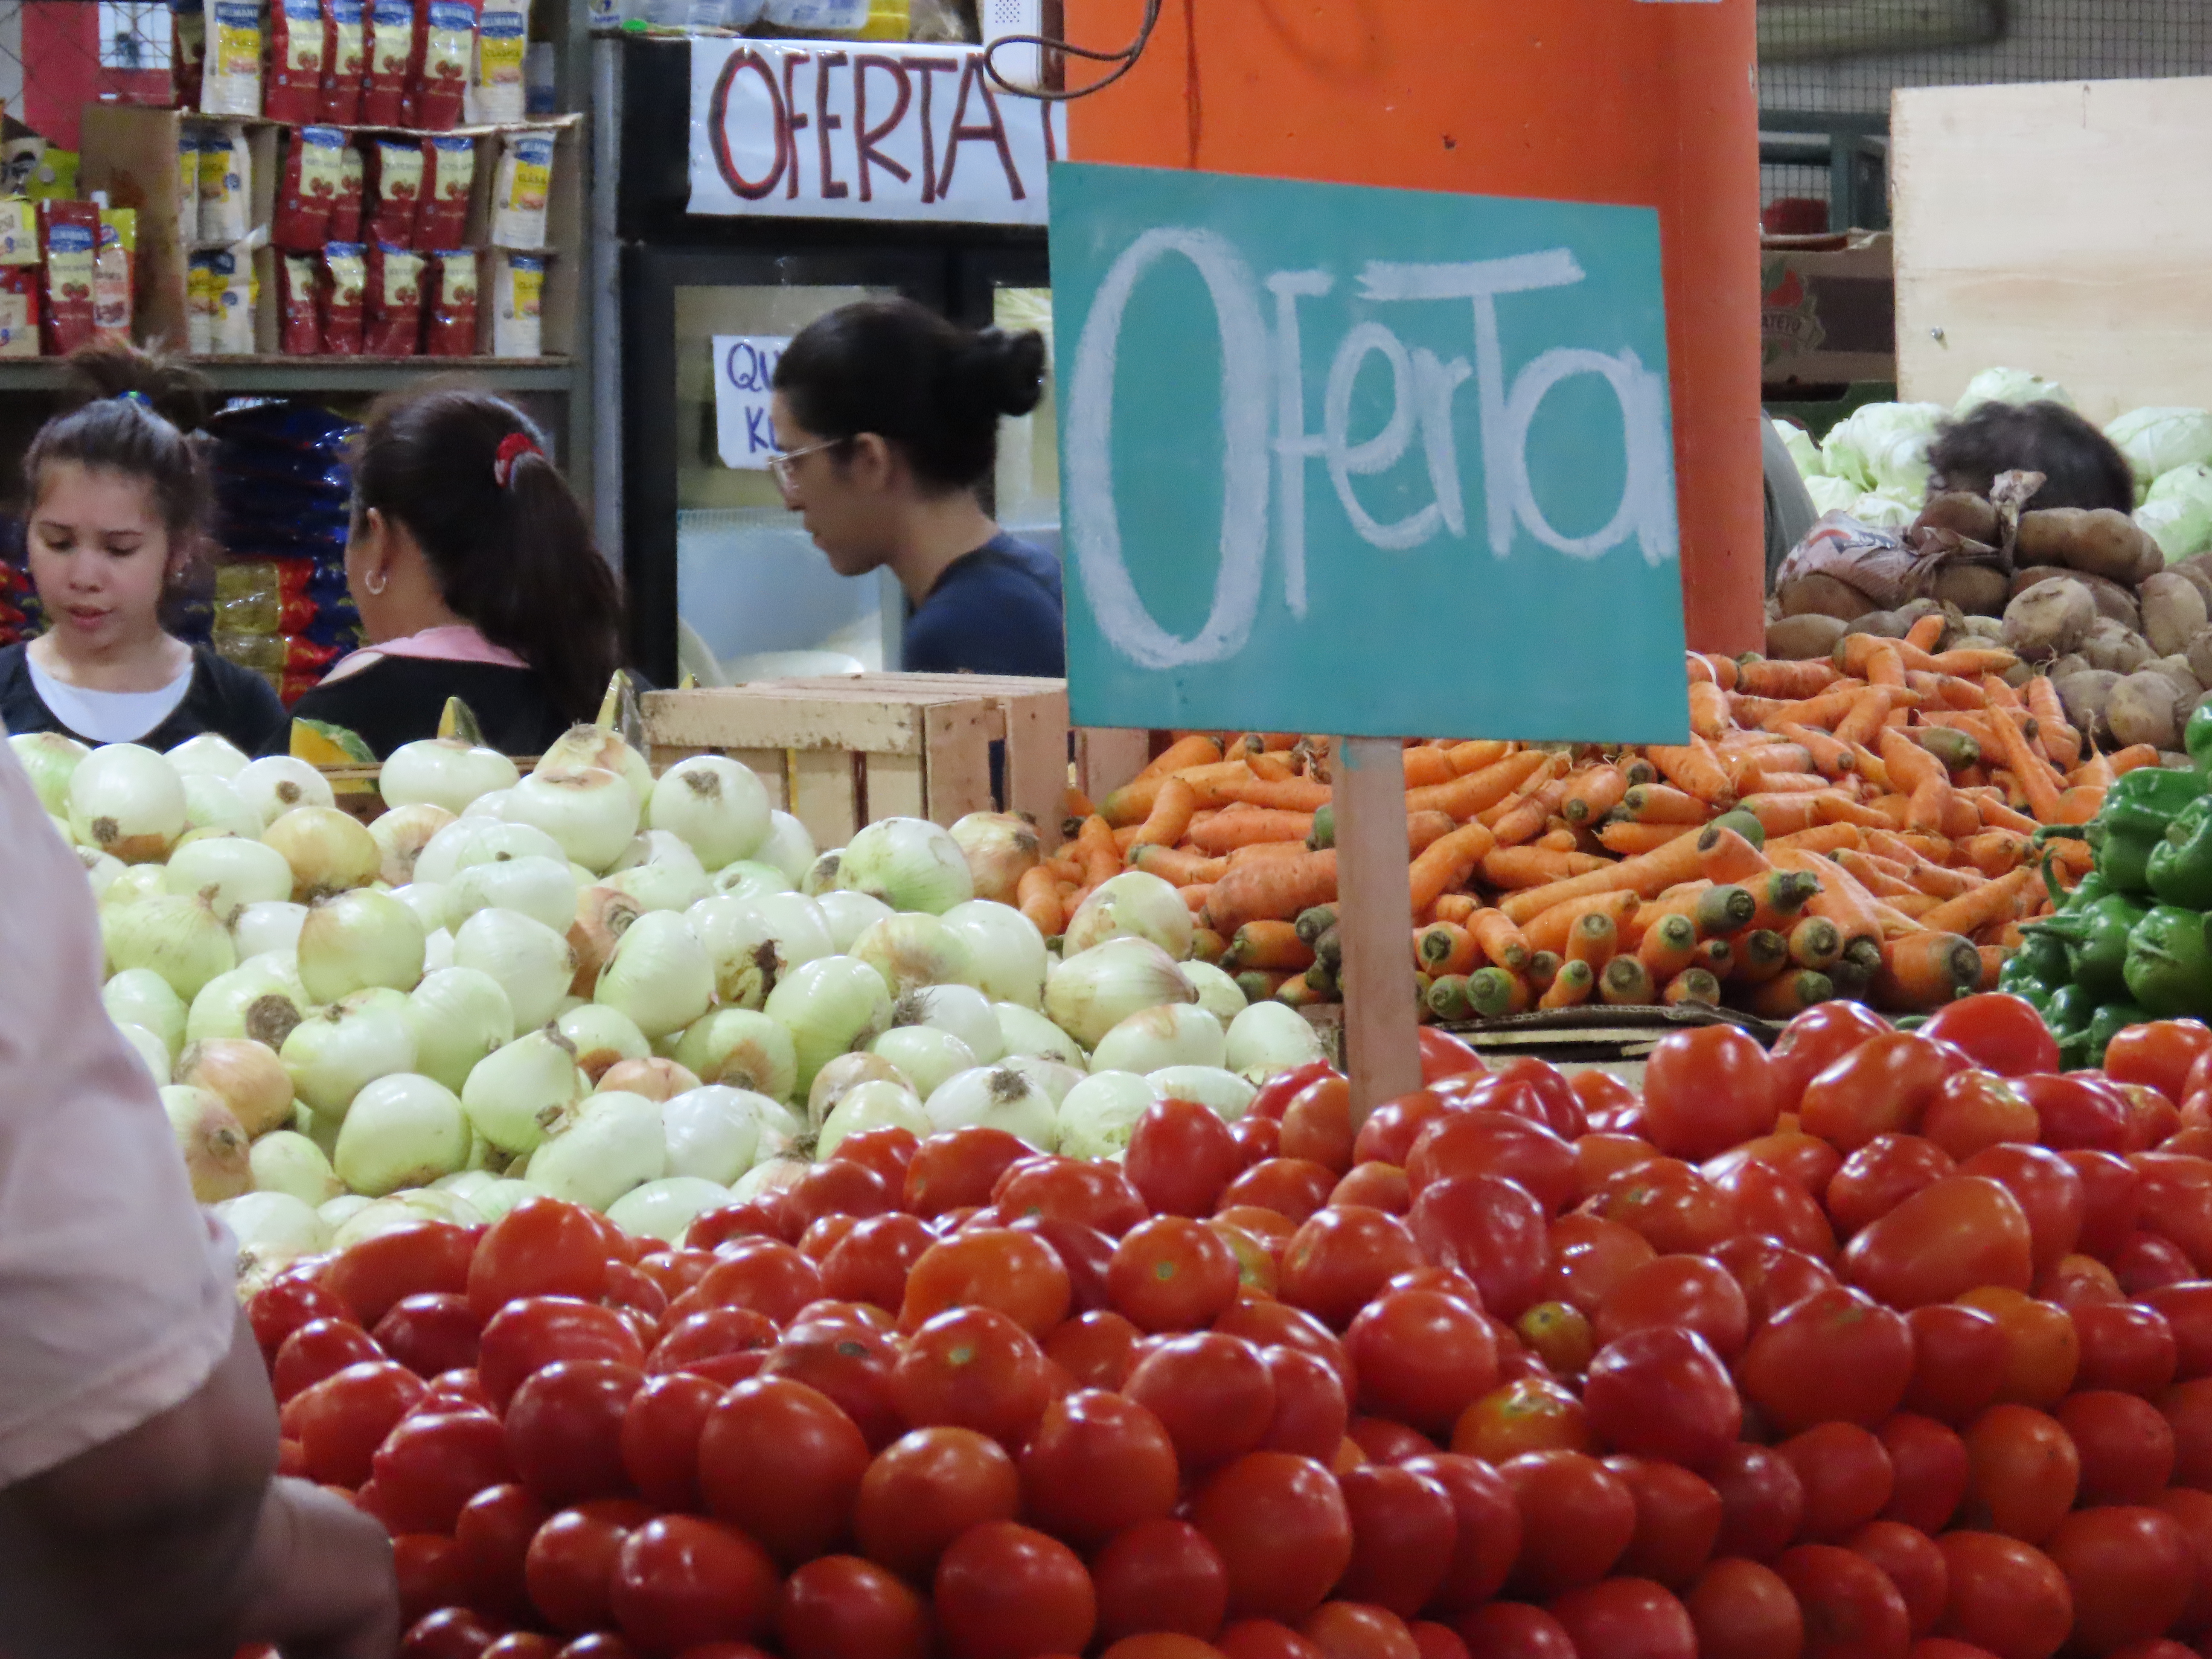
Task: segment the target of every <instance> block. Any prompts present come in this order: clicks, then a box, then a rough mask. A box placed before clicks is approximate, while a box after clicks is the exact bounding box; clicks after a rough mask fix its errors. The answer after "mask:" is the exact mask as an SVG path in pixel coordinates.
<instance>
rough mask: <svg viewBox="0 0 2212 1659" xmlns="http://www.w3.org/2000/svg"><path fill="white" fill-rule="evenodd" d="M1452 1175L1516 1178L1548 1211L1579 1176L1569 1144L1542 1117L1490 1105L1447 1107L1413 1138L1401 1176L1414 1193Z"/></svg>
mask: <svg viewBox="0 0 2212 1659" xmlns="http://www.w3.org/2000/svg"><path fill="white" fill-rule="evenodd" d="M1453 1176H1498V1177H1499V1178H1500V1179H1502V1180H1506V1181H1512V1182H1518V1183H1519V1184H1520V1185H1521V1186H1522V1188H1526V1189H1527V1191H1528V1193H1529V1194H1532V1195H1533V1196H1534V1198H1535V1200H1536V1201H1537V1202H1538V1203H1540V1204H1541V1205H1542V1206H1544V1207H1545V1209H1546V1210H1547V1212H1553V1213H1556V1212H1559V1211H1560V1210H1562V1209H1564V1208H1565V1207H1566V1206H1567V1205H1568V1204H1569V1203H1571V1202H1572V1201H1573V1199H1574V1195H1575V1190H1576V1188H1577V1184H1578V1180H1579V1177H1578V1175H1577V1168H1576V1161H1575V1149H1574V1147H1573V1146H1572V1145H1571V1144H1570V1143H1569V1142H1567V1141H1565V1140H1564V1139H1561V1138H1560V1137H1559V1136H1558V1135H1557V1134H1554V1133H1553V1132H1552V1131H1551V1129H1550V1128H1548V1127H1547V1126H1546V1125H1544V1124H1543V1123H1541V1122H1538V1121H1533V1120H1531V1119H1529V1118H1526V1117H1522V1116H1519V1115H1516V1114H1514V1113H1511V1112H1506V1111H1499V1110H1494V1109H1488V1110H1485V1109H1478V1110H1459V1111H1451V1112H1447V1113H1445V1114H1444V1115H1442V1116H1441V1117H1437V1118H1435V1119H1432V1120H1431V1121H1430V1122H1429V1123H1428V1124H1427V1125H1426V1126H1425V1127H1423V1129H1422V1130H1421V1133H1419V1135H1417V1136H1416V1137H1415V1138H1414V1140H1413V1149H1412V1151H1410V1152H1407V1155H1406V1178H1407V1181H1408V1182H1411V1183H1412V1186H1413V1193H1414V1195H1415V1197H1417V1198H1418V1197H1419V1195H1420V1193H1421V1191H1422V1189H1423V1188H1425V1187H1427V1186H1428V1184H1429V1183H1430V1182H1432V1181H1446V1180H1449V1179H1450V1178H1452V1177H1453Z"/></svg>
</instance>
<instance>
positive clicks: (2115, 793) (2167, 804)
mask: <svg viewBox="0 0 2212 1659" xmlns="http://www.w3.org/2000/svg"><path fill="white" fill-rule="evenodd" d="M2204 785H2205V780H2204V777H2203V775H2202V774H2200V773H2197V772H2170V771H2167V770H2166V769H2165V768H2163V767H2156V766H2139V767H2137V768H2136V769H2135V770H2134V771H2132V772H2130V773H2127V774H2125V775H2123V776H2122V777H2121V778H2120V780H2119V781H2118V782H2117V783H2115V784H2113V786H2112V788H2111V790H2110V791H2108V792H2107V793H2106V796H2105V805H2104V808H2103V810H2102V811H2100V812H2099V813H2098V814H2097V816H2096V818H2095V819H2094V820H2093V822H2092V823H2090V825H2089V827H2088V839H2089V845H2090V846H2091V848H2093V849H2094V850H2095V852H2096V855H2097V868H2098V870H2099V871H2100V872H2101V873H2102V874H2103V876H2104V878H2105V879H2106V881H2108V882H2110V883H2111V884H2112V885H2113V886H2114V887H2115V888H2117V889H2118V890H2120V891H2121V892H2124V893H2148V891H2149V890H2150V869H2149V865H2150V855H2151V852H2152V850H2153V849H2154V848H2156V847H2157V846H2158V844H2159V842H2160V840H2161V839H2162V838H2163V837H2164V836H2165V835H2166V829H2167V828H2168V826H2169V825H2171V824H2172V822H2173V820H2174V819H2175V817H2177V816H2179V813H2180V812H2181V810H2182V809H2183V808H2184V807H2185V806H2187V805H2189V803H2190V802H2191V801H2192V800H2195V799H2198V798H2199V797H2200V796H2202V795H2203V793H2204Z"/></svg>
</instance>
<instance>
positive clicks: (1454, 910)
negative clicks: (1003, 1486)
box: [1429, 893, 1481, 927]
mask: <svg viewBox="0 0 2212 1659" xmlns="http://www.w3.org/2000/svg"><path fill="white" fill-rule="evenodd" d="M1480 908H1481V906H1480V904H1479V903H1478V902H1476V900H1475V899H1474V897H1473V896H1470V895H1468V894H1466V893H1446V894H1444V895H1443V896H1441V897H1439V898H1438V899H1437V902H1435V903H1434V904H1431V906H1430V907H1429V911H1430V914H1431V915H1432V916H1433V917H1434V918H1435V919H1436V920H1437V921H1455V922H1457V923H1458V924H1459V925H1460V926H1461V927H1466V926H1467V921H1468V917H1469V916H1472V915H1474V913H1475V912H1476V911H1477V910H1478V909H1480Z"/></svg>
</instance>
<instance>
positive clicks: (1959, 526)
mask: <svg viewBox="0 0 2212 1659" xmlns="http://www.w3.org/2000/svg"><path fill="white" fill-rule="evenodd" d="M1912 527H1913V528H1914V529H1915V530H1923V529H1924V530H1948V531H1950V532H1953V533H1954V534H1955V535H1960V536H1964V537H1965V538H1966V539H1967V540H1968V541H1970V542H1980V543H1982V544H1984V545H1985V546H1989V547H1995V546H1996V542H1997V533H1998V532H1997V510H1996V507H1992V506H1990V503H1989V502H1988V501H1986V500H1984V498H1983V497H1981V496H1979V495H1969V494H1967V493H1966V491H1964V490H1952V491H1949V492H1948V493H1946V494H1943V495H1930V496H1929V498H1928V505H1927V506H1925V507H1922V508H1921V509H1920V516H1919V518H1918V519H1917V520H1914V522H1913V526H1912Z"/></svg>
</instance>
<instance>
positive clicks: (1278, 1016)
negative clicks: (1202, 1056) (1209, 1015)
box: [1221, 1002, 1323, 1083]
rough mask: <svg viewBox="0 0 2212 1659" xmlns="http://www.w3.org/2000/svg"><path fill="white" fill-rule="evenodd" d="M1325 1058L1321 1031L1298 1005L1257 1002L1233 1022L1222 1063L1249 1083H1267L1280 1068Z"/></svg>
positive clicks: (1230, 1025)
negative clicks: (1295, 1006) (1309, 1021)
mask: <svg viewBox="0 0 2212 1659" xmlns="http://www.w3.org/2000/svg"><path fill="white" fill-rule="evenodd" d="M1322 1058H1323V1053H1322V1042H1321V1033H1320V1032H1318V1031H1316V1030H1314V1028H1313V1027H1312V1026H1311V1025H1310V1024H1308V1023H1307V1021H1306V1018H1305V1016H1304V1015H1303V1014H1301V1013H1299V1012H1298V1011H1297V1009H1295V1008H1291V1007H1288V1006H1285V1005H1284V1004H1282V1003H1279V1002H1255V1003H1254V1004H1253V1005H1252V1006H1250V1007H1249V1008H1247V1009H1246V1010H1244V1012H1243V1013H1241V1014H1239V1015H1237V1018H1235V1019H1233V1020H1231V1022H1230V1024H1229V1043H1228V1052H1227V1053H1226V1054H1225V1056H1224V1057H1223V1059H1222V1062H1221V1063H1222V1064H1223V1065H1224V1066H1227V1067H1228V1068H1229V1069H1230V1070H1231V1071H1232V1072H1234V1073H1237V1075H1238V1076H1239V1077H1241V1078H1243V1079H1245V1081H1247V1082H1248V1083H1265V1082H1266V1081H1267V1079H1269V1078H1271V1077H1273V1076H1274V1075H1275V1073H1278V1072H1287V1071H1289V1070H1290V1069H1291V1067H1292V1066H1304V1065H1305V1064H1306V1063H1307V1062H1309V1061H1310V1060H1320V1059H1322Z"/></svg>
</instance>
